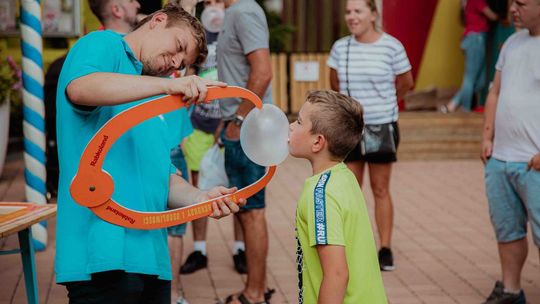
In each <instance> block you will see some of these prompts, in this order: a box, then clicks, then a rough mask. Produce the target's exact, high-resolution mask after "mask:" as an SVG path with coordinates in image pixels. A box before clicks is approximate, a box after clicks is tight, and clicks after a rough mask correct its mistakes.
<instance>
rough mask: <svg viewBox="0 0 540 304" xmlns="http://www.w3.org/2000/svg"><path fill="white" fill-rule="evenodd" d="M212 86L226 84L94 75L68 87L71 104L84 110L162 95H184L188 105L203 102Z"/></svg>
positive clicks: (189, 77) (80, 79)
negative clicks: (80, 106) (89, 107)
mask: <svg viewBox="0 0 540 304" xmlns="http://www.w3.org/2000/svg"><path fill="white" fill-rule="evenodd" d="M208 86H220V87H224V86H226V84H225V83H223V82H219V81H212V80H207V79H202V78H200V77H198V76H187V77H180V78H175V79H171V78H162V77H152V76H138V75H125V74H117V73H101V72H98V73H91V74H88V75H85V76H82V77H79V78H77V79H75V80H73V81H72V82H70V84H69V85H68V86H67V88H66V93H67V95H68V98H69V100H70V101H71V102H72V103H74V104H77V105H82V106H111V105H117V104H122V103H127V102H131V101H135V100H140V99H143V98H147V97H151V96H156V95H160V94H170V95H183V96H184V100H186V101H188V102H202V101H203V100H204V99H205V98H206V93H207V91H208Z"/></svg>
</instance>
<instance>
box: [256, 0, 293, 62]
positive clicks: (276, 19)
mask: <svg viewBox="0 0 540 304" xmlns="http://www.w3.org/2000/svg"><path fill="white" fill-rule="evenodd" d="M257 3H258V4H259V5H260V6H261V7H262V8H263V10H264V13H265V15H266V20H267V22H268V30H269V32H270V52H273V53H279V52H283V51H284V50H285V46H286V44H287V41H288V40H289V38H290V37H291V35H292V33H294V31H295V28H294V27H293V26H291V25H290V24H283V23H282V20H281V16H280V15H279V14H278V13H276V12H269V11H268V10H267V9H266V6H265V5H264V0H257Z"/></svg>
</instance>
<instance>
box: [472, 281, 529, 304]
mask: <svg viewBox="0 0 540 304" xmlns="http://www.w3.org/2000/svg"><path fill="white" fill-rule="evenodd" d="M525 303H527V301H526V300H525V293H523V290H521V291H520V293H519V294H513V293H508V292H504V285H503V283H502V282H501V281H497V282H496V283H495V287H493V290H492V291H491V294H490V295H489V297H488V298H487V299H486V301H485V302H484V303H482V304H525Z"/></svg>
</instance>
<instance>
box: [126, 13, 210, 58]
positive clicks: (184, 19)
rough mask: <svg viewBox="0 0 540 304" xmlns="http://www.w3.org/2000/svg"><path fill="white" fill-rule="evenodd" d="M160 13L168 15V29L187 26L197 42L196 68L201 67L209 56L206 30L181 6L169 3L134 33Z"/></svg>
mask: <svg viewBox="0 0 540 304" xmlns="http://www.w3.org/2000/svg"><path fill="white" fill-rule="evenodd" d="M158 13H164V14H166V15H167V27H172V26H179V25H180V26H186V27H187V28H188V29H189V30H190V31H191V34H192V35H193V37H194V38H195V41H196V42H197V50H198V51H199V54H198V56H197V58H196V59H195V62H194V63H193V64H194V65H196V66H200V65H201V64H203V63H204V61H205V60H206V56H207V55H208V48H207V47H206V34H205V32H204V28H203V26H202V25H201V23H200V22H199V20H197V18H195V17H193V16H192V15H191V14H190V13H188V12H186V11H185V10H184V9H183V8H182V7H181V6H180V5H179V4H175V3H172V2H170V3H167V4H166V5H165V6H164V7H163V8H162V9H160V10H159V11H156V12H154V13H152V14H150V15H148V16H146V18H144V19H143V20H141V22H139V23H138V24H137V26H135V28H134V29H133V30H134V31H135V30H137V29H138V28H140V27H141V26H143V25H144V24H145V23H147V22H148V21H150V20H151V19H152V17H154V15H156V14H158Z"/></svg>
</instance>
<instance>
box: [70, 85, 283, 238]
mask: <svg viewBox="0 0 540 304" xmlns="http://www.w3.org/2000/svg"><path fill="white" fill-rule="evenodd" d="M232 97H239V98H243V99H247V100H249V101H251V102H252V103H253V104H255V106H256V107H257V108H262V101H261V99H260V98H259V97H258V96H257V95H256V94H255V93H253V92H251V91H249V90H246V89H244V88H240V87H232V86H231V87H225V88H218V87H212V88H208V94H207V96H206V99H205V102H209V101H211V100H214V99H219V98H232ZM186 105H187V104H186V103H185V102H184V101H182V98H181V96H179V95H167V96H164V97H160V98H157V99H154V100H150V101H147V102H145V103H141V104H139V105H137V106H134V107H132V108H130V109H128V110H125V111H123V112H122V113H119V114H118V115H116V116H114V117H113V118H111V119H110V120H109V121H108V122H107V123H105V124H104V125H103V126H102V127H101V129H100V130H99V131H98V132H97V133H96V134H95V135H94V137H93V138H92V139H91V140H90V142H89V143H88V145H87V146H86V148H85V150H84V152H83V154H82V156H81V161H80V163H79V170H78V171H77V174H76V175H75V177H74V179H73V181H72V183H71V187H70V193H71V196H72V197H73V199H74V200H75V202H77V203H78V204H80V205H82V206H85V207H88V208H90V210H91V211H92V212H94V213H95V214H96V215H97V216H98V217H100V218H101V219H103V220H105V221H107V222H109V223H112V224H115V225H119V226H123V227H128V228H134V229H159V228H165V227H170V226H175V225H179V224H183V223H186V222H190V221H193V220H196V219H198V218H201V217H205V216H209V215H211V214H212V203H214V202H216V201H217V200H219V199H222V198H230V199H231V200H232V201H234V202H236V203H237V202H238V200H240V199H247V198H248V197H250V196H252V195H254V194H255V193H257V192H259V191H261V190H262V189H263V188H264V187H265V186H266V185H267V184H268V182H270V180H271V179H272V176H273V175H274V173H275V172H276V166H271V167H269V168H268V170H267V171H266V174H265V175H264V176H263V177H262V178H261V179H259V180H258V181H256V182H255V183H253V184H251V185H249V186H247V187H245V188H242V189H240V190H238V191H236V192H235V193H232V194H228V195H224V196H220V197H217V198H213V199H210V200H207V201H204V202H201V203H197V204H193V205H190V206H187V207H183V208H178V209H172V210H167V211H162V212H143V211H136V210H131V209H128V208H126V207H123V206H122V205H120V204H118V203H117V202H115V201H114V200H113V199H112V195H113V192H114V180H113V178H112V177H111V176H110V175H109V173H107V172H106V171H104V170H103V161H104V159H105V156H106V155H107V152H109V150H110V148H111V147H112V145H113V144H114V142H115V141H116V140H117V139H118V138H119V137H120V136H122V134H124V133H125V132H126V131H128V130H129V129H131V128H133V127H134V126H136V125H137V124H139V123H141V122H143V121H145V120H147V119H150V118H152V117H155V116H158V115H160V114H164V113H168V112H171V111H174V110H177V109H180V108H182V107H184V106H186Z"/></svg>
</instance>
